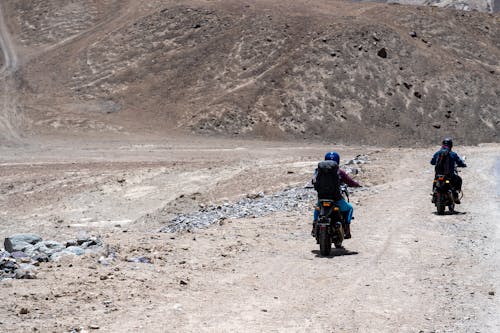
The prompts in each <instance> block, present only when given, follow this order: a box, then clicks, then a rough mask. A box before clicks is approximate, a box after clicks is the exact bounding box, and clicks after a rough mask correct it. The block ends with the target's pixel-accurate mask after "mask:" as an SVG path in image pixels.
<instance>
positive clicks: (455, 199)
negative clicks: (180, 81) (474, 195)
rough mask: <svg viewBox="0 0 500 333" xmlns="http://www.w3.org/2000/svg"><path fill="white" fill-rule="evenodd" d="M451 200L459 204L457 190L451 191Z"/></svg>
mask: <svg viewBox="0 0 500 333" xmlns="http://www.w3.org/2000/svg"><path fill="white" fill-rule="evenodd" d="M453 201H454V202H455V203H456V204H457V205H459V204H460V198H459V197H458V192H457V191H453Z"/></svg>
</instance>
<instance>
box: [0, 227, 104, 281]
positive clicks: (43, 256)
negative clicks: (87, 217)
mask: <svg viewBox="0 0 500 333" xmlns="http://www.w3.org/2000/svg"><path fill="white" fill-rule="evenodd" d="M79 241H80V242H82V245H84V246H86V249H84V248H83V247H79V246H76V244H78V242H79ZM4 243H5V244H6V247H7V248H8V249H9V250H12V251H3V250H0V280H2V279H6V278H15V279H35V278H36V274H35V273H36V267H35V266H40V263H42V262H49V261H58V260H59V259H60V258H61V257H63V256H66V255H73V256H75V255H76V256H79V255H83V254H85V253H86V252H92V251H94V250H96V248H97V247H98V246H101V245H102V242H101V241H100V240H99V239H97V238H95V237H85V238H81V239H80V240H70V241H67V242H64V243H59V242H56V241H53V240H49V241H42V238H41V237H39V236H37V235H33V234H18V235H13V236H10V237H7V238H5V242H4ZM19 248H21V249H22V250H18V249H19ZM48 267H49V268H52V267H51V266H48ZM58 267H60V265H58ZM70 267H71V266H70Z"/></svg>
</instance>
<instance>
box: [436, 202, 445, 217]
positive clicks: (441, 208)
mask: <svg viewBox="0 0 500 333" xmlns="http://www.w3.org/2000/svg"><path fill="white" fill-rule="evenodd" d="M436 208H437V213H438V215H444V211H445V209H446V206H445V205H444V204H442V203H438V204H436Z"/></svg>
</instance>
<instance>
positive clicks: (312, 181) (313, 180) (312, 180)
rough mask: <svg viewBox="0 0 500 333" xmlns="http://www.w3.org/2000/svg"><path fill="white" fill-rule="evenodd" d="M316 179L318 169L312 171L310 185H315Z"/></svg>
mask: <svg viewBox="0 0 500 333" xmlns="http://www.w3.org/2000/svg"><path fill="white" fill-rule="evenodd" d="M316 177H318V169H316V170H314V175H313V177H312V179H311V184H313V185H314V184H315V183H316Z"/></svg>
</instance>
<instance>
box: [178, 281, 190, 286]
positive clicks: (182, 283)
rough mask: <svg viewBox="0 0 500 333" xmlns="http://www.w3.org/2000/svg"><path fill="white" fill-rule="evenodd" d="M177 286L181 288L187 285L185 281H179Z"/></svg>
mask: <svg viewBox="0 0 500 333" xmlns="http://www.w3.org/2000/svg"><path fill="white" fill-rule="evenodd" d="M179 284H180V285H181V286H187V284H188V283H187V282H186V281H184V280H180V281H179Z"/></svg>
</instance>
